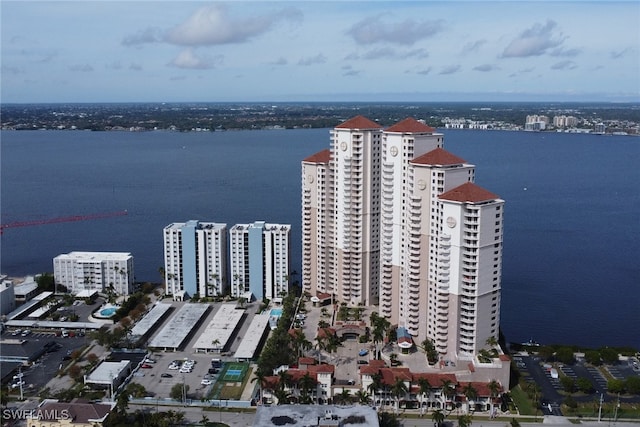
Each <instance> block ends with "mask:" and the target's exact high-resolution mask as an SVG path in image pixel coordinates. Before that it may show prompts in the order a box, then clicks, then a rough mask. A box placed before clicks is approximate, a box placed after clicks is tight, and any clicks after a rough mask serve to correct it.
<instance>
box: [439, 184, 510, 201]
mask: <svg viewBox="0 0 640 427" xmlns="http://www.w3.org/2000/svg"><path fill="white" fill-rule="evenodd" d="M499 198H500V197H499V196H497V195H496V194H493V193H492V192H490V191H488V190H485V189H484V188H482V187H480V186H479V185H476V184H474V183H472V182H466V183H464V184H462V185H460V186H458V187H456V188H454V189H452V190H449V191H447V192H444V193H442V194H441V195H440V196H439V199H440V200H450V201H453V202H468V203H480V202H488V201H492V200H496V199H499Z"/></svg>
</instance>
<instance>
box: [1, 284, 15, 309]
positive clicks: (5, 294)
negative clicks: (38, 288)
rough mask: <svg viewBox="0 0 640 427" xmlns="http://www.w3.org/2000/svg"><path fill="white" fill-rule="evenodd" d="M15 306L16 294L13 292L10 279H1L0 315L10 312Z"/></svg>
mask: <svg viewBox="0 0 640 427" xmlns="http://www.w3.org/2000/svg"><path fill="white" fill-rule="evenodd" d="M15 308H16V296H15V294H14V292H13V283H12V282H11V280H7V279H2V281H1V282H0V316H5V315H7V314H9V313H11V312H12V311H13V310H15Z"/></svg>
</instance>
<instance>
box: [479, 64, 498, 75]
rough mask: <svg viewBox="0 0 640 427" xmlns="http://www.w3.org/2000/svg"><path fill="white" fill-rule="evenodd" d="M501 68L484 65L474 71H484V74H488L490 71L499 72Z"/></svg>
mask: <svg viewBox="0 0 640 427" xmlns="http://www.w3.org/2000/svg"><path fill="white" fill-rule="evenodd" d="M499 69H500V68H499V67H496V66H495V65H491V64H482V65H477V66H475V67H473V70H474V71H482V72H485V73H486V72H488V71H495V70H499Z"/></svg>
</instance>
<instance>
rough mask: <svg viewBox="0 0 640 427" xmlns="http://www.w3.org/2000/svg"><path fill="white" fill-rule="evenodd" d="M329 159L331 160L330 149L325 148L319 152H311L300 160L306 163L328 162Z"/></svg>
mask: <svg viewBox="0 0 640 427" xmlns="http://www.w3.org/2000/svg"><path fill="white" fill-rule="evenodd" d="M329 160H331V151H330V150H328V149H327V150H322V151H320V152H319V153H316V154H312V155H311V156H309V157H307V158H306V159H304V160H302V161H303V162H307V163H329Z"/></svg>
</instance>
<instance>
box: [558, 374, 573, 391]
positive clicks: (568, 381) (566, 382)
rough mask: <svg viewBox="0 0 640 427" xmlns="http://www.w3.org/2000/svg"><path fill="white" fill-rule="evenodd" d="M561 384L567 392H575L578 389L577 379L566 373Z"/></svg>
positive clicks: (561, 378)
mask: <svg viewBox="0 0 640 427" xmlns="http://www.w3.org/2000/svg"><path fill="white" fill-rule="evenodd" d="M560 385H561V386H562V389H563V390H564V391H566V392H567V393H573V392H574V391H576V382H575V380H574V379H573V378H571V377H567V376H566V375H563V376H561V377H560Z"/></svg>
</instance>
